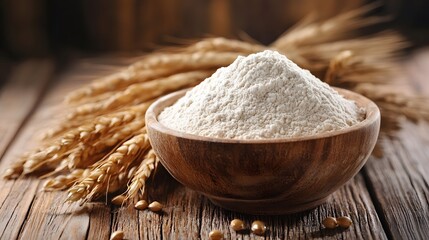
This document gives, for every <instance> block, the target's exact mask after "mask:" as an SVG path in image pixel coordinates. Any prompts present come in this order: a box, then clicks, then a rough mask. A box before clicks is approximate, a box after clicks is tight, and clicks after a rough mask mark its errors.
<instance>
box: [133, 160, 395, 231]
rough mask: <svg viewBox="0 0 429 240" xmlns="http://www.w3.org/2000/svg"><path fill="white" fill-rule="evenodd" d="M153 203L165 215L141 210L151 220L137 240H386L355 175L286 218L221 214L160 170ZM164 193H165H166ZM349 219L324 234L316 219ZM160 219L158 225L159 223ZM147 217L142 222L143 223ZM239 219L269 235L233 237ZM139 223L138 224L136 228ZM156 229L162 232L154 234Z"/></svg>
mask: <svg viewBox="0 0 429 240" xmlns="http://www.w3.org/2000/svg"><path fill="white" fill-rule="evenodd" d="M155 183H156V186H157V188H156V190H155V193H152V194H151V197H152V198H153V199H156V200H159V201H160V202H162V203H164V204H165V206H166V207H165V209H164V213H163V214H162V215H157V214H154V213H151V212H149V211H143V212H140V213H139V214H140V216H141V215H144V216H145V217H147V218H149V217H150V216H152V219H153V216H155V219H153V220H154V221H146V222H145V224H149V226H144V227H145V228H150V226H151V230H149V232H148V233H145V234H144V235H141V238H140V239H197V238H198V239H199V238H201V239H208V234H209V232H210V231H211V230H213V229H219V230H221V231H222V232H223V233H224V234H225V238H226V239H322V238H323V239H387V237H386V235H385V233H384V230H383V228H382V225H381V222H380V220H379V219H378V217H377V213H376V211H375V208H374V206H373V204H372V201H371V199H370V196H369V194H368V192H367V191H366V186H365V183H364V181H363V178H362V176H361V175H360V174H359V175H357V176H356V177H355V178H353V179H352V180H351V181H350V182H348V183H347V184H346V185H345V186H344V187H342V188H340V190H338V191H337V192H335V193H334V194H332V196H331V197H330V198H329V200H328V201H327V202H326V203H325V204H323V205H321V206H319V207H317V208H315V209H313V210H310V211H306V212H303V213H298V214H292V215H285V216H253V215H246V214H240V213H236V212H231V211H227V210H223V209H221V208H219V207H217V206H215V205H213V204H212V203H211V202H210V201H209V200H208V199H207V198H205V197H203V196H202V195H200V194H198V193H197V192H195V191H192V190H190V189H188V188H185V187H183V186H182V185H180V184H178V183H177V182H176V181H175V180H174V179H173V178H172V177H171V176H170V175H168V173H167V172H166V170H165V169H163V168H161V170H160V171H159V172H158V173H157V175H156V181H155ZM165 193H168V194H167V195H166V194H165ZM343 215H348V216H350V217H351V218H352V220H353V223H354V225H353V226H352V227H351V228H350V229H346V230H342V229H336V230H326V229H324V228H323V227H322V225H321V221H322V220H323V219H324V218H325V217H327V216H343ZM160 216H162V218H161V221H158V219H159V217H160ZM147 218H146V219H147ZM234 218H240V219H242V220H244V221H245V223H246V225H247V226H249V225H250V224H251V222H252V221H253V220H256V219H261V220H263V221H264V222H265V223H266V225H267V226H268V229H269V231H267V234H266V235H265V236H264V237H258V236H255V235H253V234H250V233H249V232H248V231H245V232H244V233H236V232H234V231H232V230H231V229H230V228H229V224H230V221H231V220H232V219H234ZM141 224H142V222H140V228H142V227H143V226H141ZM158 230H161V232H158Z"/></svg>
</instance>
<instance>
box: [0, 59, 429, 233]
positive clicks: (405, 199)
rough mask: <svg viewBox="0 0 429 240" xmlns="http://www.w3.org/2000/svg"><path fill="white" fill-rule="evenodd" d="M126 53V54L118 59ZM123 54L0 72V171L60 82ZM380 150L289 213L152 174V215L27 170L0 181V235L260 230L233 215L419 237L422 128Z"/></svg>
mask: <svg viewBox="0 0 429 240" xmlns="http://www.w3.org/2000/svg"><path fill="white" fill-rule="evenodd" d="M128 62H129V60H128ZM126 63H127V61H124V59H123V58H89V59H78V60H74V61H70V62H69V63H64V62H63V63H61V64H59V63H56V62H54V61H51V60H28V61H25V62H22V63H18V64H13V65H11V66H10V68H7V69H6V70H5V69H3V70H2V71H0V72H1V74H2V76H0V77H2V78H3V79H5V80H6V81H5V83H4V84H3V85H0V157H1V158H2V160H1V162H0V171H1V172H3V171H4V170H5V169H6V168H7V166H8V165H9V164H10V163H11V162H13V161H14V160H16V158H17V157H18V156H19V155H20V154H21V153H22V152H23V151H25V150H28V149H30V148H32V147H34V146H36V145H37V141H36V140H34V138H33V137H32V136H33V135H34V133H37V132H39V131H40V129H42V128H43V127H49V125H48V123H49V120H50V119H51V118H52V117H53V114H55V112H56V108H57V107H56V104H57V103H59V102H60V101H61V100H62V98H63V96H64V95H65V94H66V93H67V92H69V91H70V90H72V89H74V88H76V87H78V86H79V85H81V84H84V83H86V82H88V81H89V80H91V79H93V78H94V77H96V76H100V75H105V74H108V73H110V72H111V71H112V66H118V65H122V66H123V65H124V64H126ZM406 66H407V70H406V71H407V74H408V76H409V77H410V82H411V83H412V86H413V87H415V89H416V91H420V92H421V93H425V94H429V82H428V81H427V79H426V78H427V77H428V76H429V51H428V52H420V53H418V54H417V55H415V56H414V57H412V58H411V59H410V60H409V61H407V63H406ZM381 144H382V146H383V147H384V156H383V157H381V158H376V157H371V158H370V159H369V160H368V163H367V164H366V165H365V167H364V168H363V169H362V171H360V173H359V174H358V175H357V176H356V177H355V178H353V179H352V180H350V181H349V182H348V183H347V184H346V185H345V186H343V187H342V188H341V189H340V190H338V191H337V192H335V193H334V194H332V196H331V197H330V199H329V201H328V202H327V203H325V204H323V205H321V206H319V207H318V208H316V209H314V210H311V211H307V212H302V213H299V214H294V215H289V216H271V217H268V216H247V215H243V214H239V213H234V212H229V211H225V210H222V209H220V208H218V207H216V206H214V205H212V204H211V203H210V202H209V201H208V200H207V199H206V198H205V197H202V196H200V195H199V194H197V193H195V192H193V191H191V190H189V189H186V188H184V187H182V186H181V185H179V184H178V183H176V182H175V181H174V180H172V178H171V177H169V176H168V174H166V172H165V170H164V171H162V170H161V171H160V172H159V174H157V177H156V178H155V180H154V181H156V186H158V188H156V189H154V191H153V192H151V195H152V196H154V197H155V198H156V199H158V200H159V201H161V202H162V203H164V204H165V206H166V208H165V212H164V213H163V214H162V215H159V214H155V213H152V212H150V211H141V212H138V211H136V210H134V209H133V208H117V207H113V206H110V205H106V204H104V202H97V203H91V204H86V205H84V206H79V205H78V204H68V203H64V200H65V198H66V193H65V192H42V191H40V189H41V186H42V184H43V181H40V180H38V179H37V178H35V177H32V178H23V179H18V180H15V181H6V180H0V186H1V187H0V189H1V190H0V239H17V238H19V239H108V237H109V235H110V233H111V232H112V231H115V230H117V229H121V230H124V231H125V235H126V238H127V239H197V238H202V239H207V236H208V233H209V232H210V231H211V230H212V229H220V230H222V231H223V232H224V233H225V236H226V238H227V239H229V238H232V239H262V237H257V236H254V235H252V234H236V233H235V232H233V231H231V230H230V229H229V227H228V225H229V222H230V221H231V220H232V219H233V218H241V219H244V220H245V221H246V223H247V224H250V222H251V221H252V220H255V219H261V220H263V221H265V223H266V224H267V226H268V229H269V230H268V232H267V234H266V237H265V238H267V239H308V238H310V239H312V238H315V239H321V238H323V239H429V148H428V146H429V128H428V124H426V123H418V124H414V123H411V122H407V121H405V122H403V123H402V130H400V131H397V132H396V133H394V134H393V135H392V136H391V137H388V138H385V139H384V140H383V141H382V142H381ZM342 215H348V216H350V217H351V218H352V220H353V223H354V225H353V226H352V227H350V228H349V229H346V230H341V229H337V230H326V229H324V228H323V227H322V226H321V221H322V220H323V219H324V218H325V217H327V216H342Z"/></svg>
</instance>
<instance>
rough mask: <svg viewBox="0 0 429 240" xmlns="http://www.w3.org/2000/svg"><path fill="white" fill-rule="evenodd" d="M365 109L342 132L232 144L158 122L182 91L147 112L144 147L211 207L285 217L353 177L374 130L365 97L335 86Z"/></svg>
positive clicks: (373, 111)
mask: <svg viewBox="0 0 429 240" xmlns="http://www.w3.org/2000/svg"><path fill="white" fill-rule="evenodd" d="M336 90H337V91H338V92H339V93H340V94H341V95H343V96H344V97H345V98H347V99H351V100H354V101H355V102H356V104H357V105H358V106H360V107H363V108H364V109H365V110H366V117H365V119H364V120H363V121H362V122H360V123H358V124H356V125H354V126H352V127H349V128H347V129H343V130H340V131H333V132H327V133H323V134H318V135H314V136H309V137H296V138H287V139H263V140H232V139H220V138H211V137H202V136H197V135H193V134H187V133H183V132H178V131H176V130H173V129H170V128H168V127H166V126H164V125H162V124H160V123H159V122H158V120H157V116H158V115H159V114H160V113H161V111H162V110H163V109H164V108H165V107H168V106H171V105H172V104H173V103H175V102H176V101H177V100H178V99H179V98H180V97H182V96H183V95H184V94H185V93H186V91H187V90H182V91H178V92H175V93H172V94H169V95H167V96H165V97H163V98H160V99H159V100H157V101H156V102H154V103H153V104H152V105H151V106H150V108H149V109H148V110H147V113H146V122H147V130H148V133H149V138H150V142H151V144H152V147H153V149H154V150H155V152H156V154H157V156H158V157H159V159H160V161H161V163H162V164H163V165H164V166H165V168H166V169H167V170H168V171H169V172H170V174H171V175H172V176H173V177H174V178H176V179H177V180H178V181H179V182H180V183H182V184H183V185H185V186H187V187H189V188H191V189H193V190H195V191H198V192H200V193H202V194H204V195H205V196H207V197H208V198H209V199H210V200H211V201H212V202H213V203H214V204H216V205H218V206H220V207H223V208H226V209H229V210H233V211H238V212H243V213H249V214H270V215H277V214H289V213H294V212H299V211H303V210H307V209H310V208H314V207H316V206H318V205H319V204H321V203H323V202H324V201H325V200H326V198H327V197H328V196H329V194H331V193H332V192H334V191H335V190H337V189H338V188H339V187H341V186H342V185H344V184H345V183H346V182H347V181H348V180H349V179H351V178H352V177H353V176H354V175H356V174H357V173H358V171H359V170H360V169H361V168H362V166H363V165H364V164H365V162H366V160H367V159H368V157H369V155H370V154H371V152H372V150H373V148H374V145H375V143H376V141H377V137H378V133H379V129H380V111H379V109H378V107H377V106H376V105H375V104H374V103H373V102H372V101H371V100H369V99H367V98H365V97H363V96H361V95H359V94H357V93H353V92H351V91H347V90H344V89H338V88H337V89H336Z"/></svg>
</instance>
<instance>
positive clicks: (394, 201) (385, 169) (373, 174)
mask: <svg viewBox="0 0 429 240" xmlns="http://www.w3.org/2000/svg"><path fill="white" fill-rule="evenodd" d="M428 69H429V51H428V50H426V51H421V52H419V53H417V54H416V55H415V56H413V57H412V59H411V60H409V61H407V63H406V64H405V68H404V74H403V75H404V76H405V77H407V78H408V79H409V82H410V84H411V86H412V87H413V88H414V91H415V92H416V93H418V94H423V95H425V96H429V81H428V80H427V76H428V74H429V70H428ZM389 136H390V137H386V138H384V139H382V144H381V145H382V147H383V153H384V155H383V157H381V158H371V159H370V160H368V163H367V165H366V166H365V168H364V174H365V177H366V178H367V179H368V185H369V186H370V191H371V194H372V195H373V196H374V201H375V204H376V205H377V208H378V210H379V214H380V216H381V218H382V219H383V224H384V226H385V229H386V231H387V233H388V234H389V237H390V238H392V239H429V148H428V146H429V124H428V123H424V122H419V123H416V124H414V123H411V122H408V121H403V122H402V123H401V130H399V131H397V132H393V133H391V134H389Z"/></svg>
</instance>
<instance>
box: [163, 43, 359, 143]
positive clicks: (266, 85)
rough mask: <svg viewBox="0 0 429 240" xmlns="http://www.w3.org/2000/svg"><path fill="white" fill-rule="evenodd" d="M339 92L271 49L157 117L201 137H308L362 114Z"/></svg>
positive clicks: (241, 61) (243, 60)
mask: <svg viewBox="0 0 429 240" xmlns="http://www.w3.org/2000/svg"><path fill="white" fill-rule="evenodd" d="M363 116H364V114H363V112H362V110H361V109H360V108H358V107H357V106H356V104H355V103H354V102H353V101H350V100H347V99H345V98H344V97H342V96H341V95H339V94H338V93H337V92H336V91H335V90H334V89H332V88H331V87H329V85H328V84H326V83H324V82H322V81H320V80H319V79H318V78H316V77H315V76H313V75H312V74H311V73H310V72H309V71H307V70H304V69H301V68H300V67H298V66H297V65H296V64H295V63H293V62H292V61H290V60H289V59H288V58H286V57H285V56H284V55H281V54H279V53H277V52H275V51H271V50H266V51H264V52H261V53H257V54H252V55H249V56H248V57H241V56H240V57H238V58H237V59H236V60H235V61H234V62H233V63H232V64H231V65H229V66H228V67H224V68H220V69H218V70H217V71H216V72H215V73H214V74H213V75H212V76H211V77H209V78H207V79H206V80H204V81H203V82H202V83H200V84H199V85H198V86H196V87H194V88H193V89H192V90H190V91H189V92H187V93H186V95H185V96H184V97H182V98H181V99H179V100H178V101H177V102H176V103H175V104H174V105H172V106H170V107H168V108H166V109H165V110H164V111H163V112H162V113H161V114H160V115H159V116H158V120H159V121H160V122H161V123H162V124H164V125H166V126H167V127H169V128H172V129H175V130H178V131H182V132H186V133H191V134H195V135H200V136H208V137H216V138H230V139H263V138H289V137H298V136H309V135H315V134H319V133H324V132H329V131H334V130H340V129H344V128H347V127H350V126H352V125H354V124H356V123H358V122H360V121H362V119H363Z"/></svg>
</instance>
